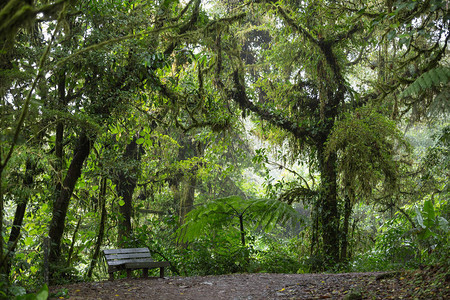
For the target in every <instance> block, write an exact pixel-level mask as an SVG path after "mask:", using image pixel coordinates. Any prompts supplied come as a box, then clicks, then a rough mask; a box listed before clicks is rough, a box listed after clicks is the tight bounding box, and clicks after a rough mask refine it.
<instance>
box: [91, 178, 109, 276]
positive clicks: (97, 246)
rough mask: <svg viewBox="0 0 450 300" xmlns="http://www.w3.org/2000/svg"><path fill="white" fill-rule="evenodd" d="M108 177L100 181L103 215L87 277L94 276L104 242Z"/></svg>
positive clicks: (100, 199) (99, 196)
mask: <svg viewBox="0 0 450 300" xmlns="http://www.w3.org/2000/svg"><path fill="white" fill-rule="evenodd" d="M106 180H107V179H106V177H103V178H102V180H101V182H100V193H99V195H98V200H99V205H100V209H101V217H100V224H99V226H98V235H97V241H96V242H95V248H94V254H93V255H92V259H91V264H90V265H89V269H88V272H87V277H88V278H89V279H90V278H92V273H93V271H94V268H95V264H96V263H97V261H98V258H99V256H100V247H101V246H102V243H103V237H104V235H105V223H106V217H107V213H106V182H107V181H106Z"/></svg>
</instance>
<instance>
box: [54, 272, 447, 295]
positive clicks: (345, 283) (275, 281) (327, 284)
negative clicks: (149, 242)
mask: <svg viewBox="0 0 450 300" xmlns="http://www.w3.org/2000/svg"><path fill="white" fill-rule="evenodd" d="M380 274H384V273H381V272H377V273H345V274H265V273H258V274H232V275H221V276H197V277H170V278H164V279H160V278H151V279H119V280H115V281H113V282H111V281H101V282H88V283H77V284H72V285H66V286H59V287H52V288H51V289H50V290H51V292H53V293H55V292H58V291H59V292H61V291H65V292H67V293H68V296H69V297H70V298H69V299H83V300H91V299H121V300H125V299H167V300H173V299H183V300H184V299H186V300H188V299H192V300H194V299H195V300H197V299H208V300H209V299H213V300H219V299H230V300H241V299H247V300H250V299H252V300H255V299H445V298H446V296H445V295H449V296H450V290H449V286H448V284H447V291H441V293H440V294H439V293H432V292H430V294H425V295H423V296H422V295H421V294H423V293H418V291H417V287H415V286H413V285H412V284H411V282H410V281H409V280H406V279H405V278H404V277H402V275H401V274H400V273H399V274H395V276H390V277H389V278H386V279H377V276H378V277H379V275H380ZM442 292H444V293H443V294H442ZM446 292H447V294H446ZM413 294H414V296H413ZM440 295H441V296H440ZM442 295H444V296H442ZM61 296H63V295H62V294H60V295H57V297H54V298H53V299H58V298H60V297H61ZM68 296H66V298H67V297H68ZM60 299H61V298H60Z"/></svg>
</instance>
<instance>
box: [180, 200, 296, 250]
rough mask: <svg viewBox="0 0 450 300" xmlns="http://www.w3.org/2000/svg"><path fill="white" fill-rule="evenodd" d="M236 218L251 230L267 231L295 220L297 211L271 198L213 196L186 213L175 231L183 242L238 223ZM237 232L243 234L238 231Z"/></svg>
mask: <svg viewBox="0 0 450 300" xmlns="http://www.w3.org/2000/svg"><path fill="white" fill-rule="evenodd" d="M240 220H243V221H244V222H245V225H246V226H247V227H248V226H252V227H253V228H254V229H256V228H263V229H264V230H266V231H269V230H271V229H273V228H274V227H275V225H276V224H286V222H288V221H292V222H295V221H299V220H300V219H299V214H298V213H297V212H296V211H295V210H294V209H293V208H292V207H291V206H290V205H288V204H286V203H283V202H280V201H278V200H271V199H250V200H249V199H243V198H241V197H239V196H230V197H226V198H220V199H215V200H212V201H210V202H207V203H205V204H203V205H201V206H199V207H197V208H195V209H194V210H192V211H190V212H189V213H188V214H187V215H186V222H185V224H183V226H181V227H180V229H179V230H178V231H177V235H178V237H179V240H181V241H182V242H186V241H189V240H194V239H197V238H199V237H201V236H203V235H204V234H206V233H208V232H210V231H214V230H220V229H222V228H223V227H229V226H230V225H231V226H233V225H236V226H238V225H239V222H240ZM241 234H244V233H243V232H241Z"/></svg>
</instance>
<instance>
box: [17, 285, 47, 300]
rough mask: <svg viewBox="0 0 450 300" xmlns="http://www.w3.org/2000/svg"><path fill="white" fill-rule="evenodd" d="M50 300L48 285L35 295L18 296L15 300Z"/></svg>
mask: <svg viewBox="0 0 450 300" xmlns="http://www.w3.org/2000/svg"><path fill="white" fill-rule="evenodd" d="M47 298H48V287H47V285H46V284H44V286H42V288H41V289H40V290H39V291H38V292H37V293H35V294H26V295H20V296H16V298H15V300H47Z"/></svg>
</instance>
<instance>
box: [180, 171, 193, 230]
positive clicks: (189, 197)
mask: <svg viewBox="0 0 450 300" xmlns="http://www.w3.org/2000/svg"><path fill="white" fill-rule="evenodd" d="M196 173H197V172H196V171H193V172H192V174H189V175H188V176H186V175H185V177H184V178H183V180H182V181H181V190H182V193H181V199H180V225H183V224H184V222H185V218H186V215H187V213H188V212H190V211H191V210H192V209H193V208H194V198H195V186H196V184H197V177H196V175H197V174H196Z"/></svg>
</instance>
